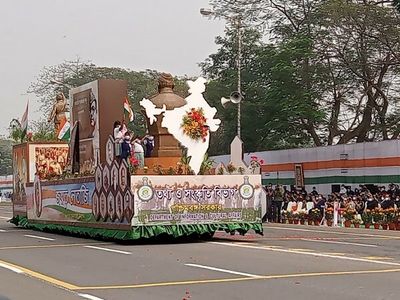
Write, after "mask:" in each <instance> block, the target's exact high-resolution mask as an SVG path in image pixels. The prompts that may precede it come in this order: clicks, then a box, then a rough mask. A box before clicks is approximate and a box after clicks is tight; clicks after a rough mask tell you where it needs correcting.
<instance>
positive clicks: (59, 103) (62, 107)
mask: <svg viewBox="0 0 400 300" xmlns="http://www.w3.org/2000/svg"><path fill="white" fill-rule="evenodd" d="M65 112H67V101H66V99H65V96H64V94H63V93H58V94H57V96H56V103H54V104H53V108H52V110H51V113H50V116H49V119H48V122H51V121H53V122H54V130H55V131H56V132H58V131H60V129H61V128H60V125H61V124H62V123H63V121H65V120H66V119H67V117H66V115H65Z"/></svg>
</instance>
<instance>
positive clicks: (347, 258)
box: [209, 242, 400, 266]
mask: <svg viewBox="0 0 400 300" xmlns="http://www.w3.org/2000/svg"><path fill="white" fill-rule="evenodd" d="M209 243H210V244H215V245H221V246H228V247H239V248H249V249H258V250H267V251H273V252H283V253H293V254H301V255H309V256H315V257H326V258H335V259H342V260H351V261H358V262H366V263H375V264H379V265H389V266H400V263H395V262H388V261H378V260H372V259H365V258H358V257H348V256H339V255H332V254H327V253H317V252H305V251H296V250H291V249H277V248H270V247H263V246H252V245H248V246H245V245H236V244H232V243H221V242H209Z"/></svg>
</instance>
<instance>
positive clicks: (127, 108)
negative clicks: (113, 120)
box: [124, 97, 133, 122]
mask: <svg viewBox="0 0 400 300" xmlns="http://www.w3.org/2000/svg"><path fill="white" fill-rule="evenodd" d="M124 112H125V113H127V114H128V116H129V122H132V121H133V111H132V108H131V106H130V104H129V101H128V98H127V97H126V98H125V100H124Z"/></svg>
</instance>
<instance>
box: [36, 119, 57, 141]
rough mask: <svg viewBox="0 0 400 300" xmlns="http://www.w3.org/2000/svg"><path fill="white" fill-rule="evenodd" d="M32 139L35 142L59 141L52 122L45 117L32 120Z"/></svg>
mask: <svg viewBox="0 0 400 300" xmlns="http://www.w3.org/2000/svg"><path fill="white" fill-rule="evenodd" d="M32 132H33V135H32V141H34V142H49V141H57V137H56V135H55V132H54V127H53V124H52V123H49V122H47V120H45V119H41V120H39V121H33V122H32Z"/></svg>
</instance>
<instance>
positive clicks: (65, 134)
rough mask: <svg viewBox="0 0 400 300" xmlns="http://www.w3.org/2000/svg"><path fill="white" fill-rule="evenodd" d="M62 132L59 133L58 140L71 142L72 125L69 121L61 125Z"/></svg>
mask: <svg viewBox="0 0 400 300" xmlns="http://www.w3.org/2000/svg"><path fill="white" fill-rule="evenodd" d="M60 128H61V129H60V132H59V133H58V136H57V137H58V139H59V140H63V141H69V139H70V137H71V123H70V122H69V121H67V120H65V121H63V122H62V123H61V124H60Z"/></svg>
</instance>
